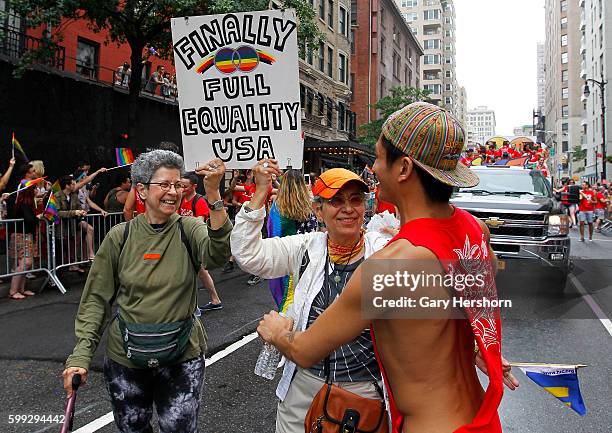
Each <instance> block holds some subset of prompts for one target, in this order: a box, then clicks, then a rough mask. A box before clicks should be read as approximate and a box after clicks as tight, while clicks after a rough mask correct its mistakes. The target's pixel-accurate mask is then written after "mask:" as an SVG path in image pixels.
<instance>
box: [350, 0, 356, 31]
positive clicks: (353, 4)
mask: <svg viewBox="0 0 612 433" xmlns="http://www.w3.org/2000/svg"><path fill="white" fill-rule="evenodd" d="M351 25H352V26H356V25H357V0H351Z"/></svg>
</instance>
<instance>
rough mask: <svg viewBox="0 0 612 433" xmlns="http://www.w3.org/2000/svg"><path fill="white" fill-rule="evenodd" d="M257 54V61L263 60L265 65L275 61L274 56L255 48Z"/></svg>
mask: <svg viewBox="0 0 612 433" xmlns="http://www.w3.org/2000/svg"><path fill="white" fill-rule="evenodd" d="M256 51H257V54H258V55H259V61H260V62H263V63H265V64H267V65H271V64H272V63H274V62H276V59H275V58H274V56H272V55H270V54H268V53H266V52H265V51H261V50H256Z"/></svg>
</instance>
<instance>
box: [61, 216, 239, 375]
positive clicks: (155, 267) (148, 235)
mask: <svg viewBox="0 0 612 433" xmlns="http://www.w3.org/2000/svg"><path fill="white" fill-rule="evenodd" d="M178 219H179V216H178V215H172V216H171V217H170V220H169V221H168V223H167V224H166V226H165V227H164V228H163V230H162V231H161V232H156V231H155V230H154V229H153V228H152V227H151V225H150V224H149V223H148V222H147V220H146V219H145V217H144V215H139V216H138V217H136V218H135V219H134V220H132V222H131V223H130V231H129V238H128V240H127V242H126V243H125V245H124V247H123V250H122V251H121V255H120V249H121V243H122V242H123V233H124V230H125V224H119V225H117V226H115V227H113V228H112V229H111V230H110V232H109V233H108V235H107V236H106V238H105V239H104V241H103V242H102V245H100V249H99V250H98V252H97V254H96V258H95V260H94V262H93V265H92V266H91V269H90V271H89V276H88V277H87V282H86V283H85V288H84V290H83V295H82V297H81V303H80V305H79V311H78V313H77V316H76V319H75V326H74V327H75V334H76V337H77V343H76V346H75V348H74V351H73V352H72V355H70V356H69V357H68V359H67V361H66V367H82V368H85V369H89V364H90V362H91V358H92V357H93V354H94V352H95V350H96V348H97V347H98V343H99V342H100V338H101V336H102V333H103V332H104V325H105V323H106V322H107V321H108V320H109V319H110V318H111V305H110V301H111V299H112V297H113V294H114V291H115V287H116V286H117V287H119V288H120V289H119V292H118V294H117V298H116V304H117V305H118V306H119V309H120V311H121V316H122V317H123V318H124V319H125V320H126V321H127V322H135V323H170V322H176V321H179V320H185V319H186V318H188V317H189V315H190V314H192V313H193V312H194V311H195V309H196V307H197V291H196V290H195V287H196V278H197V273H196V270H194V268H193V265H192V262H191V260H189V257H188V253H187V249H186V248H185V245H184V244H183V242H182V241H181V234H180V229H179V226H178V223H177V221H178ZM182 223H183V229H184V231H185V234H186V236H187V240H188V242H189V245H190V246H191V249H192V254H193V259H194V260H195V262H196V264H198V265H200V264H201V265H203V266H204V267H206V268H207V269H211V268H215V267H219V266H221V265H223V264H224V263H225V262H226V261H227V259H228V258H229V256H230V254H231V253H230V244H229V237H230V232H231V229H232V224H231V223H230V221H229V219H228V220H227V221H226V222H225V224H224V225H223V226H222V227H220V228H219V229H217V230H212V229H211V228H210V223H208V224H207V225H205V224H202V222H201V221H200V220H199V219H196V218H183V219H182ZM205 350H206V334H205V332H204V328H203V326H202V324H201V322H200V321H199V320H196V322H195V324H194V327H193V330H192V332H191V337H190V340H189V345H188V347H187V350H186V351H185V353H184V355H183V357H182V358H181V359H179V360H177V362H183V361H185V360H188V359H192V358H195V357H197V356H199V355H200V354H201V353H203V352H204V351H205ZM107 355H108V356H109V357H110V358H111V359H112V360H114V361H115V362H118V363H120V364H122V365H124V366H126V367H131V368H137V367H136V366H134V365H133V364H132V363H131V362H130V361H129V360H128V358H127V357H126V354H125V350H124V349H123V345H122V342H121V335H120V332H119V326H118V323H117V320H113V321H112V323H111V324H110V326H109V331H108V344H107Z"/></svg>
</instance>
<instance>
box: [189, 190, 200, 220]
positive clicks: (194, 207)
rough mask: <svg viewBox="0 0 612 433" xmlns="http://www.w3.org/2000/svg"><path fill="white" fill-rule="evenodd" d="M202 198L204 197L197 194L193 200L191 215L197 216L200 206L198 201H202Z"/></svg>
mask: <svg viewBox="0 0 612 433" xmlns="http://www.w3.org/2000/svg"><path fill="white" fill-rule="evenodd" d="M201 198H202V195H201V194H198V193H197V192H196V195H195V197H193V200H191V214H192V215H193V216H196V205H197V204H198V201H200V199H201Z"/></svg>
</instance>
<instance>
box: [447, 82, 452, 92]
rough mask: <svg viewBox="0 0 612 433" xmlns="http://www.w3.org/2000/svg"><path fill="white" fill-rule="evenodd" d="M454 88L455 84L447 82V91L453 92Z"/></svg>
mask: <svg viewBox="0 0 612 433" xmlns="http://www.w3.org/2000/svg"><path fill="white" fill-rule="evenodd" d="M452 90H453V85H452V84H447V85H446V91H447V92H452Z"/></svg>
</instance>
